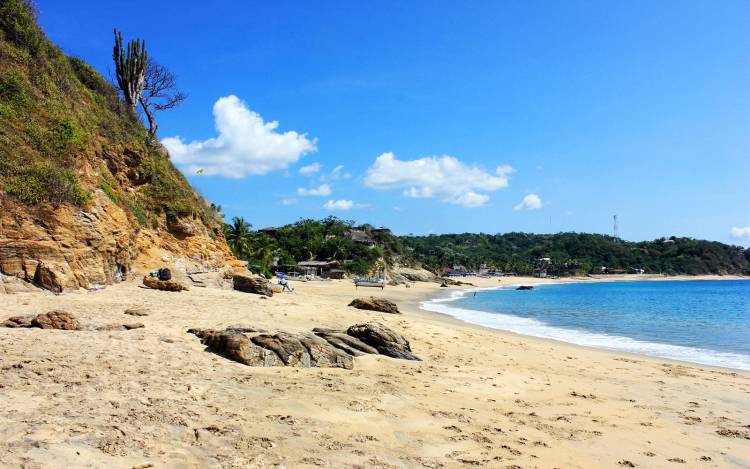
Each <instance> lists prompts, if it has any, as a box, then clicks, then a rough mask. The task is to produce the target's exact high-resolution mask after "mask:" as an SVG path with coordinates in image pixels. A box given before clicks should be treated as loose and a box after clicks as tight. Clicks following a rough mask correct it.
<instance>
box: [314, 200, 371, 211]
mask: <svg viewBox="0 0 750 469" xmlns="http://www.w3.org/2000/svg"><path fill="white" fill-rule="evenodd" d="M364 207H367V205H365V204H356V203H354V201H352V200H343V199H342V200H329V201H328V202H326V203H325V204H324V205H323V208H324V209H326V210H351V209H353V208H364Z"/></svg>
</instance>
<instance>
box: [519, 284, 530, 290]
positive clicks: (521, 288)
mask: <svg viewBox="0 0 750 469" xmlns="http://www.w3.org/2000/svg"><path fill="white" fill-rule="evenodd" d="M533 289H534V286H533V285H521V286H519V287H517V288H516V290H533Z"/></svg>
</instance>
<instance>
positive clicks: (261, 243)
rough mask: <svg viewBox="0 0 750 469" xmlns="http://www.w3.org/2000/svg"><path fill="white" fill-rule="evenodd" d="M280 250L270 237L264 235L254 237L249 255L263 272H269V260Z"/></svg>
mask: <svg viewBox="0 0 750 469" xmlns="http://www.w3.org/2000/svg"><path fill="white" fill-rule="evenodd" d="M280 253H281V252H280V250H279V249H278V248H277V247H276V246H275V243H274V242H273V240H272V239H271V238H269V237H268V236H265V235H260V236H257V237H254V239H253V240H252V247H251V250H250V257H251V258H252V260H253V262H255V263H256V264H258V265H259V266H260V269H261V271H262V272H264V273H271V272H270V267H271V261H272V260H273V258H274V257H276V256H279V255H280Z"/></svg>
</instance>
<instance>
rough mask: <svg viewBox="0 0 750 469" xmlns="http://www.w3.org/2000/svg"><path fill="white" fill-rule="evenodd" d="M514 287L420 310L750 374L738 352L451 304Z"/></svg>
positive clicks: (455, 294)
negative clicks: (586, 328)
mask: <svg viewBox="0 0 750 469" xmlns="http://www.w3.org/2000/svg"><path fill="white" fill-rule="evenodd" d="M515 286H516V285H506V286H504V287H491V288H486V289H481V288H475V289H470V290H461V291H452V292H451V294H450V296H447V297H445V298H436V299H433V300H429V301H425V302H423V303H422V304H421V307H422V309H424V310H427V311H433V312H437V313H443V314H447V315H449V316H453V317H455V318H458V319H461V320H463V321H466V322H470V323H473V324H478V325H480V326H485V327H490V328H493V329H501V330H505V331H510V332H515V333H516V334H523V335H529V336H534V337H543V338H546V339H554V340H560V341H563V342H569V343H572V344H577V345H585V346H588V347H596V348H603V349H608V350H618V351H621V352H629V353H638V354H642V355H650V356H654V357H660V358H666V359H670V360H680V361H686V362H693V363H700V364H703V365H711V366H721V367H725V368H734V369H739V370H749V371H750V356H748V355H743V354H739V353H731V352H719V351H716V350H710V349H702V348H693V347H684V346H681V345H669V344H660V343H657V342H646V341H642V340H637V339H632V338H630V337H623V336H617V335H609V334H601V333H596V332H587V331H582V330H578V329H566V328H562V327H555V326H550V325H548V324H545V323H544V322H542V321H539V320H536V319H530V318H522V317H519V316H512V315H509V314H501V313H488V312H485V311H475V310H470V309H463V308H458V307H455V306H452V305H451V303H452V302H454V301H456V300H458V299H459V298H462V297H464V296H466V295H467V294H469V293H473V292H475V291H480V290H499V289H508V288H512V287H515Z"/></svg>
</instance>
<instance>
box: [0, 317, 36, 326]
mask: <svg viewBox="0 0 750 469" xmlns="http://www.w3.org/2000/svg"><path fill="white" fill-rule="evenodd" d="M32 319H34V316H11V317H9V318H8V319H6V320H5V321H3V322H2V323H0V327H12V328H16V327H31V320H32Z"/></svg>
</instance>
